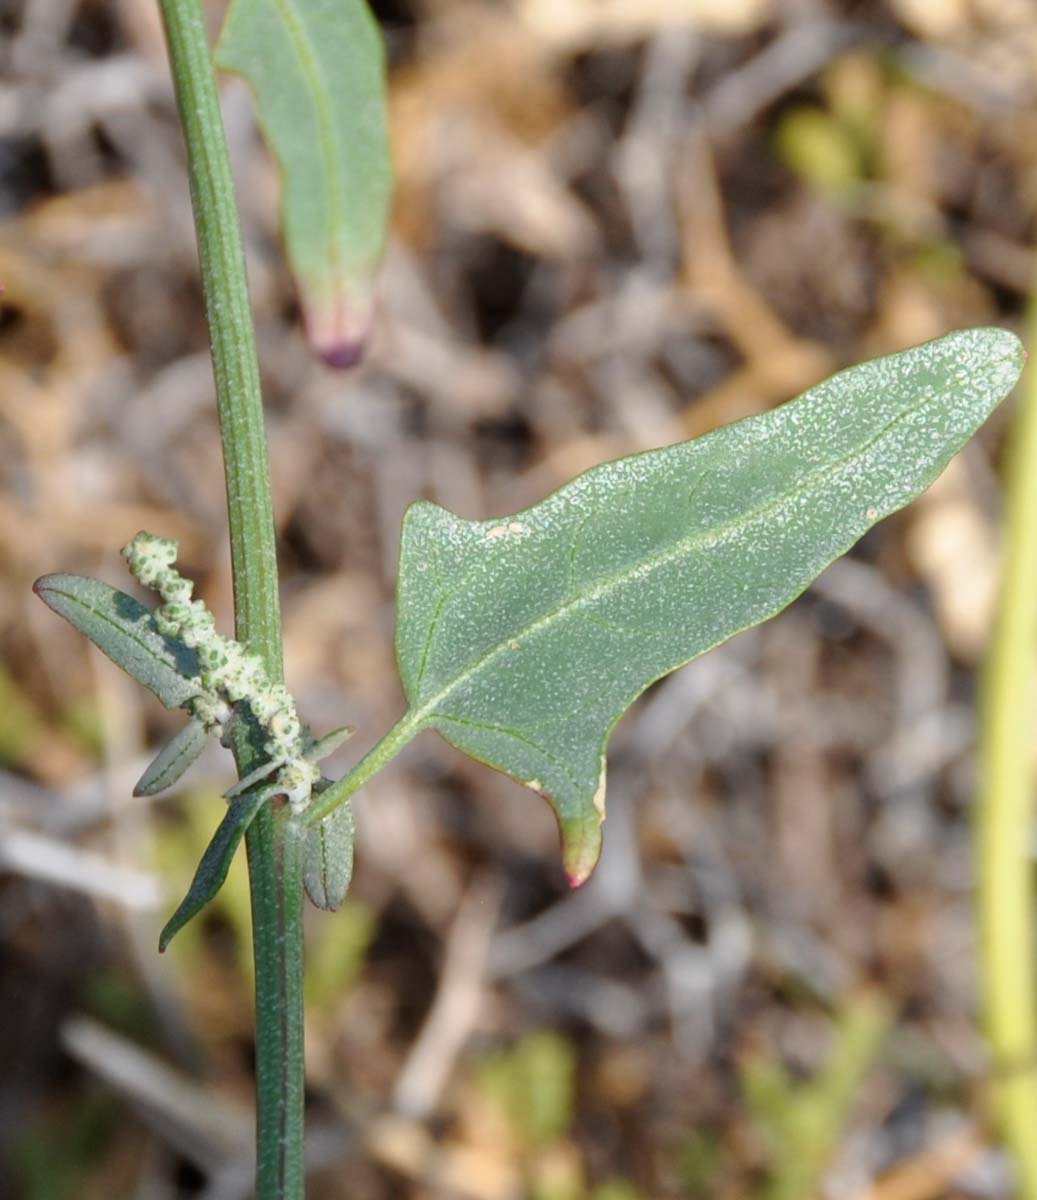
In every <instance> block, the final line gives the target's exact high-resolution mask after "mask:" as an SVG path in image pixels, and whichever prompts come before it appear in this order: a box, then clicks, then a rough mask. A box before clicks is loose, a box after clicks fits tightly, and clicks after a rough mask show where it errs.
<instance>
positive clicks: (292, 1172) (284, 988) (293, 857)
mask: <svg viewBox="0 0 1037 1200" xmlns="http://www.w3.org/2000/svg"><path fill="white" fill-rule="evenodd" d="M161 6H162V15H163V19H164V21H165V26H166V35H167V38H168V42H169V59H170V64H171V67H172V72H173V79H174V82H175V85H176V96H177V104H178V107H179V110H180V120H181V123H182V125H183V130H184V138H185V140H186V142H187V165H188V174H189V177H190V183H191V200H192V203H193V207H194V219H195V227H196V230H197V235H198V249H199V257H200V259H201V267H202V285H203V288H204V291H205V305H206V312H207V315H208V321H209V335H210V340H211V344H212V360H213V370H214V373H215V376H216V399H217V404H218V408H219V419H220V435H221V440H222V445H223V458H224V463H225V467H226V472H227V514H228V520H229V525H230V544H231V562H232V567H233V572H234V617H235V627H236V636H237V639H238V641H239V642H241V643H243V644H244V645H245V646H246V647H247V648H248V649H249V650H252V651H254V652H255V653H256V654H258V655H259V656H260V658H261V659H262V661H263V664H264V666H265V667H266V669H267V672H268V674H269V675H270V676H271V678H273V679H277V680H279V679H281V678H282V675H283V666H282V659H281V618H280V609H279V603H278V591H277V558H276V552H275V545H274V517H273V505H272V502H271V497H270V471H269V467H268V463H267V453H266V438H265V432H264V427H263V403H262V396H261V394H260V388H259V366H258V361H257V358H256V346H255V335H254V332H253V326H252V316H251V312H250V309H249V302H248V287H247V280H246V275H245V257H244V251H243V249H242V243H241V232H240V228H239V224H238V213H237V207H236V204H235V200H234V185H233V181H232V178H231V173H230V163H229V160H228V157H227V146H226V139H225V137H224V132H223V122H222V118H221V115H220V106H219V97H218V95H217V91H216V80H215V77H214V74H213V67H212V55H211V50H210V47H209V39H208V35H207V31H206V28H205V21H204V15H203V11H202V6H201V3H200V0H161ZM238 728H239V729H240V730H241V733H240V735H239V736H238V737H237V738H236V739H235V746H234V751H235V757H236V759H237V763H238V771H239V774H242V775H244V774H246V773H247V772H249V771H251V770H252V769H253V768H254V767H255V766H256V765H257V764H258V763H259V762H260V761H261V755H262V749H261V746H259V745H257V744H255V742H254V741H250V740H249V737H248V732H247V729H246V728H245V726H244V724H243V723H242V724H239V726H238ZM246 848H247V852H248V867H249V880H250V885H251V890H252V925H253V949H254V953H255V964H256V1096H257V1113H256V1135H257V1147H258V1151H257V1167H256V1172H257V1180H256V1196H257V1197H258V1200H275V1198H276V1200H295V1198H298V1197H301V1196H302V1195H303V1162H302V1158H303V1008H302V994H303V989H302V971H303V944H302V878H301V865H300V850H299V840H298V837H297V836H292V833H291V830H290V828H289V825H288V822H287V820H286V819H285V816H284V814H283V812H282V811H275V810H274V809H273V808H272V807H271V806H269V805H265V806H264V807H263V810H262V811H261V812H260V813H259V815H258V817H257V818H256V819H255V821H254V823H253V824H252V826H251V827H250V829H249V831H248V834H247V836H246Z"/></svg>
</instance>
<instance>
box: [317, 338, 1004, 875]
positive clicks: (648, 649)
mask: <svg viewBox="0 0 1037 1200" xmlns="http://www.w3.org/2000/svg"><path fill="white" fill-rule="evenodd" d="M1023 357H1024V356H1023V350H1022V346H1021V344H1020V343H1019V341H1018V339H1017V338H1015V337H1013V336H1012V335H1011V334H1009V333H1005V332H1002V331H1000V330H992V329H981V330H972V331H966V332H962V333H954V334H950V335H949V336H947V337H945V338H941V339H940V340H938V341H935V342H930V343H929V344H928V345H925V346H920V347H918V348H916V349H914V350H908V351H906V352H905V353H903V354H899V355H893V356H891V357H889V358H881V359H876V360H875V361H874V362H869V363H865V364H863V365H862V366H859V367H855V368H853V369H851V370H848V371H844V372H842V373H841V374H839V375H836V376H834V377H833V378H832V379H829V380H828V381H827V382H825V383H822V384H821V385H820V386H818V387H816V388H814V389H813V390H811V391H810V392H808V393H807V394H806V395H804V396H802V397H801V398H800V399H798V400H796V401H793V402H792V403H790V404H786V405H784V406H782V407H780V408H777V409H775V410H774V411H772V412H769V413H765V414H764V415H762V416H757V417H751V418H749V419H748V420H745V421H741V422H739V423H738V424H736V425H729V426H727V427H726V428H723V429H719V430H717V431H716V432H714V433H712V434H709V435H708V436H706V437H703V438H699V439H697V440H696V441H693V442H685V443H683V444H680V445H676V446H669V447H667V448H665V449H662V450H654V451H650V452H648V453H646V454H638V455H635V456H633V457H631V458H625V459H621V460H619V461H618V462H611V463H606V464H605V465H603V466H600V467H596V468H594V469H593V470H591V471H588V472H587V473H586V474H585V475H581V476H580V477H579V478H578V479H576V480H574V481H573V482H572V483H569V484H567V485H566V486H565V487H563V488H562V489H561V490H560V491H558V492H556V493H555V494H554V495H553V496H550V497H549V498H548V499H547V500H545V501H543V503H541V504H538V505H536V506H535V507H533V508H530V509H528V510H527V511H525V512H521V513H518V514H517V515H515V516H513V517H504V518H501V519H500V520H496V521H465V520H462V519H461V518H459V517H455V516H453V515H451V514H450V513H449V512H446V511H445V510H444V509H442V508H439V507H437V506H436V505H433V504H428V503H419V504H415V505H413V506H412V507H411V508H410V509H409V510H408V513H407V516H406V518H405V521H404V527H403V545H402V552H401V562H400V577H399V617H398V625H397V636H396V645H397V655H398V658H399V664H400V671H401V674H402V676H403V682H404V686H405V688H406V692H407V698H408V700H409V702H410V705H411V711H410V713H409V714H408V715H407V717H405V718H404V721H403V722H402V723H401V726H403V727H404V728H405V730H406V732H407V733H408V734H409V733H411V732H413V731H416V730H418V729H421V728H425V727H432V728H435V729H437V730H438V731H439V732H440V733H441V734H442V735H443V736H444V737H445V738H446V739H447V740H448V741H450V742H452V743H453V744H454V745H455V746H457V747H458V748H459V749H461V750H464V751H466V752H467V753H468V754H470V755H472V756H473V757H474V758H477V759H479V760H481V761H483V762H486V763H489V764H490V765H491V766H494V767H497V768H498V769H499V770H501V771H504V772H506V773H507V774H509V775H512V776H514V777H515V778H516V779H518V780H520V781H522V782H524V783H525V784H526V786H528V787H530V788H532V789H533V790H534V791H536V792H539V793H540V794H541V795H543V796H544V797H546V798H547V799H548V800H550V802H551V803H552V805H553V806H554V808H555V811H556V813H557V815H558V819H559V822H560V825H561V830H562V838H563V851H564V859H565V865H566V869H567V871H568V873H569V877H570V879H571V880H572V881H573V883H579V882H581V881H582V880H583V879H585V878H586V877H587V875H588V874H589V872H590V871H591V869H592V867H593V866H594V863H595V862H596V860H597V857H598V853H599V850H600V845H601V832H600V825H601V822H602V820H603V818H604V815H605V747H606V743H607V741H608V738H609V734H610V732H611V730H612V727H613V726H614V725H615V723H616V722H617V721H618V720H619V718H620V716H621V715H622V714H623V712H624V711H625V710H626V708H627V707H628V706H629V705H630V704H631V702H632V701H633V700H634V699H635V697H636V696H638V695H639V694H640V693H641V692H642V691H644V689H645V688H646V687H647V686H648V685H649V684H650V683H652V682H653V681H654V680H656V679H659V678H660V677H661V676H663V675H665V674H667V672H669V671H672V670H674V669H675V668H676V667H679V666H681V665H682V664H684V663H686V662H688V661H690V660H691V659H693V658H695V657H697V656H698V655H699V654H702V653H703V652H704V651H706V650H709V649H710V648H711V647H712V646H716V645H717V644H718V643H719V642H722V641H724V640H725V639H726V638H729V637H731V636H732V634H735V633H738V632H739V631H741V630H743V629H746V628H748V627H749V626H751V625H755V624H757V623H758V622H760V621H763V620H766V619H767V618H768V617H771V616H773V615H774V614H775V613H777V612H778V611H780V610H781V609H782V608H784V607H785V605H787V604H788V603H790V601H792V600H793V599H795V597H796V596H798V595H799V594H800V592H802V591H803V589H804V588H805V587H806V586H807V585H808V584H809V583H810V581H811V580H812V579H814V577H815V576H817V575H818V574H819V573H820V572H821V571H822V570H823V569H824V568H825V567H826V566H827V565H828V564H829V563H830V562H832V560H833V559H835V558H837V557H838V556H839V555H840V554H842V553H844V551H846V550H848V549H849V548H850V546H852V545H853V543H854V542H855V541H857V539H858V538H859V537H861V535H862V534H864V533H865V532H866V531H867V530H868V529H870V528H871V526H872V525H874V524H875V522H876V521H878V520H880V519H881V518H882V517H885V516H887V515H888V514H889V513H892V512H895V511H896V510H897V509H899V508H901V507H903V506H904V505H905V504H907V503H908V502H909V501H911V500H913V499H914V498H915V497H916V496H917V495H918V494H919V493H920V492H921V491H922V490H923V489H924V488H926V487H927V486H928V485H929V484H930V483H932V481H933V480H934V479H935V478H936V476H937V475H938V474H939V473H940V471H942V470H943V468H944V466H946V464H947V462H948V461H949V459H950V458H951V456H952V455H953V454H954V453H955V452H956V451H957V450H959V449H960V448H961V446H962V445H963V444H964V443H965V442H966V441H967V440H968V438H969V437H970V436H971V435H972V434H973V433H974V432H975V430H976V429H977V428H978V427H979V426H980V425H981V424H982V422H983V421H984V420H985V419H986V417H987V416H988V415H989V413H990V412H991V410H992V409H993V408H994V406H995V405H996V404H997V403H998V401H1000V400H1001V399H1002V397H1004V396H1005V395H1006V394H1007V393H1008V391H1009V390H1010V389H1011V387H1012V385H1013V384H1014V383H1015V381H1016V379H1017V377H1018V375H1019V372H1020V370H1021V367H1022V362H1023ZM399 736H401V735H397V737H399ZM325 799H326V800H333V793H332V792H329V793H328V796H327V797H326V798H325Z"/></svg>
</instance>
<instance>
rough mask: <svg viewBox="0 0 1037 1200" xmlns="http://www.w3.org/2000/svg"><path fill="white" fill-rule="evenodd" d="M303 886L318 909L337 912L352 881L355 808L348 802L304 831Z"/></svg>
mask: <svg viewBox="0 0 1037 1200" xmlns="http://www.w3.org/2000/svg"><path fill="white" fill-rule="evenodd" d="M304 836H305V838H306V841H305V844H304V846H303V860H302V862H303V867H302V869H303V876H302V881H303V885H304V887H305V888H306V895H307V896H309V898H310V900H311V901H312V903H313V904H314V905H315V906H316V907H317V908H322V909H325V910H326V911H328V912H334V910H335V909H337V908H338V907H339V906H340V905H341V903H342V901H343V900H345V898H346V893H347V892H348V891H349V885H350V882H351V881H352V878H353V842H354V837H355V831H354V826H353V808H352V805H351V804H350V803H349V801H348V800H346V801H344V802H343V803H342V804H340V805H339V806H338V808H336V809H335V810H334V811H333V812H332V813H331V815H330V816H327V817H325V818H324V820H323V821H321V822H319V824H317V825H311V826H309V827H308V828H307V829H306V831H305V835H304Z"/></svg>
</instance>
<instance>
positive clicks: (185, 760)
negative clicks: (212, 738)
mask: <svg viewBox="0 0 1037 1200" xmlns="http://www.w3.org/2000/svg"><path fill="white" fill-rule="evenodd" d="M208 740H209V734H208V732H207V731H206V728H205V726H204V725H203V724H202V723H201V721H197V720H195V719H193V718H192V719H191V720H190V721H188V722H187V724H186V725H185V726H184V727H183V729H181V730H180V732H179V733H178V734H177V735H176V737H175V738H173V739H172V741H170V742H167V743H166V745H165V746H163V747H162V749H161V750H160V751H159V752H158V754H156V755H155V758H154V760H153V761H152V763H151V765H150V766H149V767H148V769H147V770H146V771H145V772H144V774H143V775H142V776H141V777H140V779H138V780H137V786H136V787H135V788H134V789H133V794H134V795H135V796H157V795H158V793H159V792H163V791H165V790H166V788H168V787H172V786H173V784H174V783H176V781H177V780H178V779H179V778H180V776H181V775H183V773H184V772H185V771H186V770H187V768H188V767H189V766H190V765H191V763H193V762H194V760H195V759H196V758H197V757H198V755H199V754H201V752H202V751H203V750H204V749H205V743H206V742H207V741H208Z"/></svg>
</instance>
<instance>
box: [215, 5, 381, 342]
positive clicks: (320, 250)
mask: <svg viewBox="0 0 1037 1200" xmlns="http://www.w3.org/2000/svg"><path fill="white" fill-rule="evenodd" d="M216 61H217V65H218V66H220V67H221V68H223V69H224V70H227V71H232V72H234V73H236V74H238V75H241V76H242V77H243V78H244V79H245V80H246V81H247V82H248V83H249V85H250V86H251V88H252V91H253V93H254V95H255V99H256V105H257V108H258V113H259V121H260V125H261V126H262V129H263V133H264V136H265V138H266V141H267V143H268V145H269V146H270V149H271V151H272V153H273V155H274V157H275V158H276V160H277V163H278V166H279V168H280V172H281V182H282V198H281V209H282V220H283V227H284V236H285V245H286V249H287V252H288V258H289V261H290V263H291V267H292V271H293V273H294V275H295V277H296V282H297V284H298V287H299V294H300V299H301V302H302V306H303V312H304V316H305V321H306V327H307V332H308V334H309V337H310V340H311V342H312V343H313V345H314V346H315V348H316V349H317V351H318V352H319V353H320V354H321V356H322V357H323V358H324V359H325V361H326V362H328V363H329V364H330V365H332V366H350V365H352V363H354V362H355V361H356V360H357V359H358V358H359V356H360V354H361V353H362V349H363V343H364V340H365V338H366V335H367V331H368V326H369V324H370V315H371V287H372V276H373V273H374V270H375V267H376V265H377V262H378V259H379V258H380V256H381V253H382V249H383V247H384V244H385V237H386V229H387V226H388V219H389V202H390V197H391V193H392V166H391V162H390V156H389V131H388V116H387V112H386V97H385V54H384V49H383V46H382V38H381V33H380V31H379V29H378V26H377V24H376V22H375V20H374V18H373V17H372V15H371V12H370V10H369V9H368V7H367V4H366V2H365V0H233V2H232V4H231V6H230V10H229V12H228V14H227V19H226V22H225V24H224V27H223V33H222V35H221V37H220V42H219V46H218V48H217V54H216Z"/></svg>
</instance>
